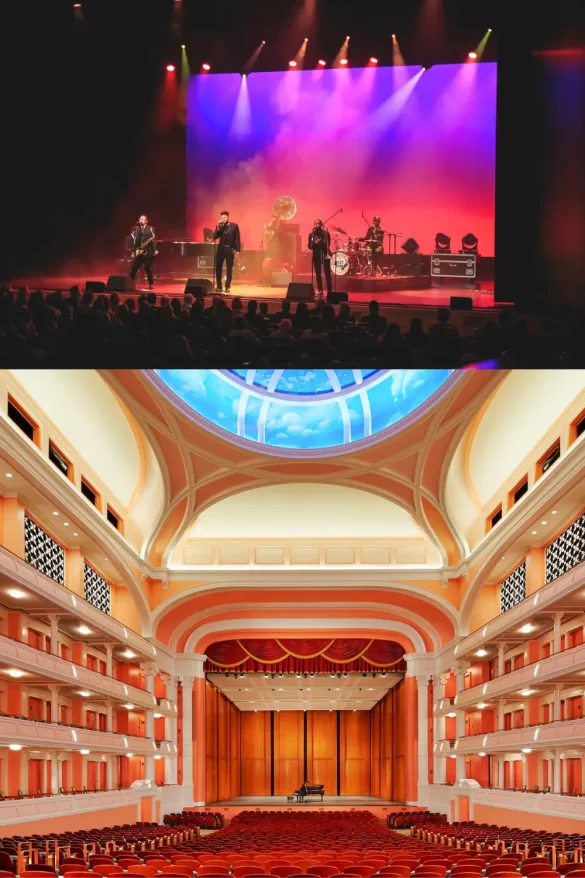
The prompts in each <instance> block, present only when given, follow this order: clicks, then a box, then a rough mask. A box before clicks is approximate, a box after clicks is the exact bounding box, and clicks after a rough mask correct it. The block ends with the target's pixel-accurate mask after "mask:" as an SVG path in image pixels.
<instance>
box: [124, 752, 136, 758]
mask: <svg viewBox="0 0 585 878" xmlns="http://www.w3.org/2000/svg"><path fill="white" fill-rule="evenodd" d="M126 756H127V757H128V759H130V757H131V756H134V753H126Z"/></svg>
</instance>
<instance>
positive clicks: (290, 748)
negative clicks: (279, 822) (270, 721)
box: [274, 710, 305, 796]
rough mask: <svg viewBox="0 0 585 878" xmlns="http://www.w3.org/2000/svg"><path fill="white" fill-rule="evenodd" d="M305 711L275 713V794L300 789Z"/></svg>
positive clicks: (278, 794)
mask: <svg viewBox="0 0 585 878" xmlns="http://www.w3.org/2000/svg"><path fill="white" fill-rule="evenodd" d="M304 747H305V735H304V712H303V711H302V710H287V711H282V712H281V713H279V712H278V711H276V713H275V714H274V795H275V796H287V795H289V796H290V795H291V794H292V793H293V792H294V791H295V790H298V788H299V786H300V785H301V784H302V782H303V780H304V779H305V778H304V777H303V767H304Z"/></svg>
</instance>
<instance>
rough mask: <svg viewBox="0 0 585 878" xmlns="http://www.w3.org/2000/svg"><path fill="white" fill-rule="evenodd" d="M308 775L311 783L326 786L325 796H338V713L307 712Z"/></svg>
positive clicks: (326, 711) (324, 711)
mask: <svg viewBox="0 0 585 878" xmlns="http://www.w3.org/2000/svg"><path fill="white" fill-rule="evenodd" d="M307 774H308V777H307V778H306V780H308V781H309V783H317V784H321V783H322V784H323V785H324V787H325V795H327V796H336V795H337V712H336V711H330V710H311V711H308V712H307ZM303 780H305V778H303Z"/></svg>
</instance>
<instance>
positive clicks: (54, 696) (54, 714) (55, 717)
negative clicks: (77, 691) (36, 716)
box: [49, 686, 61, 723]
mask: <svg viewBox="0 0 585 878" xmlns="http://www.w3.org/2000/svg"><path fill="white" fill-rule="evenodd" d="M49 689H50V690H51V722H52V723H58V722H59V720H60V719H61V717H60V716H59V686H49Z"/></svg>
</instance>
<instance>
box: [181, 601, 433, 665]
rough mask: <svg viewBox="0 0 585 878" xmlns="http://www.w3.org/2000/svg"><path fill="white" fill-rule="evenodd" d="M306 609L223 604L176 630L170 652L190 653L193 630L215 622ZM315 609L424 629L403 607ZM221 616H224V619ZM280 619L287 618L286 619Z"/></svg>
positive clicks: (271, 604) (330, 605)
mask: <svg viewBox="0 0 585 878" xmlns="http://www.w3.org/2000/svg"><path fill="white" fill-rule="evenodd" d="M304 607H305V604H303V603H302V602H299V601H294V602H293V601H291V602H290V603H286V604H278V603H275V602H267V603H262V604H254V605H253V607H250V605H249V604H222V605H221V607H217V608H209V609H208V610H205V611H203V612H200V613H195V614H193V615H192V616H191V617H189V618H187V619H186V620H185V621H184V622H183V623H182V625H180V626H179V627H178V628H177V629H176V631H175V633H174V635H173V636H172V638H171V640H170V641H169V648H170V649H171V650H173V651H174V652H181V653H182V652H184V651H186V649H187V643H188V641H189V637H190V636H191V634H189V632H190V631H191V630H197V629H198V628H200V627H201V626H202V625H206V624H211V623H212V622H218V623H219V622H222V623H223V624H228V623H230V622H231V621H232V619H233V620H237V621H239V622H242V624H243V621H244V619H248V617H247V616H238V612H241V613H246V612H250V611H257V612H258V617H259V618H261V616H260V613H261V612H263V613H267V614H270V612H271V611H272V612H276V611H279V610H280V611H283V610H287V611H294V610H300V609H303V608H304ZM315 609H317V610H320V611H326V610H330V611H331V612H335V611H338V612H341V611H344V610H353V611H354V612H355V614H356V615H360V616H362V617H363V618H368V619H371V620H372V621H374V620H375V621H376V622H385V623H386V624H387V625H394V624H395V623H396V622H400V623H402V622H404V623H405V624H408V623H412V625H413V628H414V626H415V625H416V624H418V625H419V627H422V626H421V619H420V617H419V616H417V614H416V613H415V612H413V611H412V610H408V609H404V608H403V607H393V606H389V605H387V604H374V603H371V602H368V603H364V602H362V603H358V602H357V601H348V602H341V601H331V602H327V603H320V604H319V605H318V606H316V607H315ZM368 611H370V612H376V613H379V614H385V616H373V615H372V616H370V615H369V613H368ZM226 614H227V617H226ZM229 614H233V616H230V615H229ZM220 616H222V617H223V618H221V619H220V618H219V617H220ZM279 618H286V616H282V617H279ZM344 618H347V619H350V618H351V617H349V616H348V617H345V616H344ZM414 630H416V628H414ZM425 631H426V634H427V636H428V638H429V639H430V641H431V643H432V645H433V650H435V651H436V650H438V649H439V648H440V647H441V638H440V636H439V633H438V632H437V631H436V629H435V628H433V627H432V626H430V625H425ZM417 633H419V632H417ZM186 635H188V637H187V640H186V641H185V646H184V648H183V649H179V645H180V643H181V641H182V640H183V639H184V638H185V636H186ZM419 636H420V635H419ZM423 642H424V641H423ZM426 649H427V647H426V645H425V651H426Z"/></svg>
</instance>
